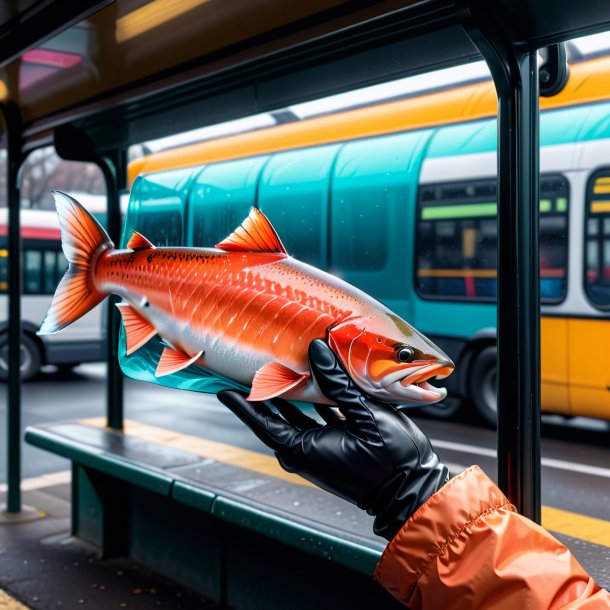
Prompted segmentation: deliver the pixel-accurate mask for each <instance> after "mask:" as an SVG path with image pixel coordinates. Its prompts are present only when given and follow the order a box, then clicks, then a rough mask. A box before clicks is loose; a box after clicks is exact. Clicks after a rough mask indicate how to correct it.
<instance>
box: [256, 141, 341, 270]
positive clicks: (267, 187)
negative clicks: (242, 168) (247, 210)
mask: <svg viewBox="0 0 610 610" xmlns="http://www.w3.org/2000/svg"><path fill="white" fill-rule="evenodd" d="M340 148H341V146H340V145H334V146H320V147H316V148H306V149H302V150H296V151H288V152H282V153H278V154H276V155H274V156H273V157H272V158H271V159H270V161H269V163H267V165H266V166H265V169H264V170H263V173H262V176H261V180H260V185H259V191H258V207H259V208H260V209H261V210H262V211H263V212H264V213H265V215H266V216H267V217H268V218H269V220H270V221H271V224H272V225H273V226H274V228H275V230H276V231H277V234H278V235H279V236H280V239H281V240H282V243H283V244H284V246H285V247H286V250H287V252H288V253H289V254H290V255H291V256H294V257H295V258H297V259H299V260H300V261H303V262H304V263H308V264H310V265H314V266H316V267H319V268H320V269H326V268H327V267H328V247H327V246H328V209H329V198H330V184H331V182H330V177H331V173H332V168H333V165H334V163H335V159H336V158H337V154H338V152H339V150H340Z"/></svg>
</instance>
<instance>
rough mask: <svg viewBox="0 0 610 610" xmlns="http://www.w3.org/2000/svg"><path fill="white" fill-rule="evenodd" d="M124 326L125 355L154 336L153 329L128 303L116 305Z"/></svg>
mask: <svg viewBox="0 0 610 610" xmlns="http://www.w3.org/2000/svg"><path fill="white" fill-rule="evenodd" d="M117 307H118V309H119V311H120V312H121V316H122V318H123V326H125V339H126V342H127V355H128V356H129V355H131V354H133V353H134V352H135V351H136V350H137V349H140V348H141V347H142V346H143V345H144V344H145V343H147V342H148V341H150V339H152V338H153V337H154V336H155V335H156V334H157V331H156V329H155V327H154V326H153V325H152V324H151V323H150V322H149V321H148V320H145V319H144V318H143V317H142V316H141V315H140V314H139V313H138V312H137V311H136V310H135V309H134V308H133V307H132V306H131V305H130V304H129V303H125V302H123V303H117Z"/></svg>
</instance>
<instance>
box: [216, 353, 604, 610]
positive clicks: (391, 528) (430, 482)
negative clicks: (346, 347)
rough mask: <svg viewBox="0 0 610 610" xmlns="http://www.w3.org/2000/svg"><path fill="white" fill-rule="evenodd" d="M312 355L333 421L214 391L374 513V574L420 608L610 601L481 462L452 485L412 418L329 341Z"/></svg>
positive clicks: (285, 459)
mask: <svg viewBox="0 0 610 610" xmlns="http://www.w3.org/2000/svg"><path fill="white" fill-rule="evenodd" d="M309 357H310V363H311V368H312V372H313V374H314V375H315V378H316V381H317V382H318V384H319V386H320V388H321V389H322V391H323V392H324V393H325V394H326V395H327V396H328V397H329V398H330V399H331V400H333V401H334V402H335V403H336V404H337V405H338V409H339V412H340V414H341V416H340V417H337V416H336V415H333V414H332V411H331V410H329V409H328V407H322V408H321V409H320V410H319V413H320V415H322V416H323V418H324V419H325V421H326V422H327V423H326V425H320V424H319V423H317V422H316V421H315V420H313V419H311V418H309V417H307V416H305V415H304V414H303V413H301V412H300V411H299V410H298V409H297V408H296V407H294V406H293V405H291V404H290V403H287V402H285V401H282V400H278V399H276V400H274V401H272V403H270V404H268V403H250V402H248V401H247V400H246V399H245V396H244V395H243V394H241V393H239V392H233V391H225V392H221V393H220V394H219V395H218V397H219V399H220V400H221V402H223V403H224V404H225V405H227V406H228V407H229V408H230V409H231V410H232V411H233V412H234V413H235V414H236V415H237V416H238V417H239V418H240V419H241V420H242V421H243V422H244V423H246V425H248V426H249V427H250V428H251V429H252V430H253V432H254V433H255V434H256V435H257V436H258V437H259V438H260V439H261V440H262V441H263V442H264V443H266V444H267V445H269V446H270V447H271V448H272V449H273V450H274V451H275V452H276V456H277V458H278V460H279V462H280V464H281V465H282V466H283V467H284V468H285V469H286V470H288V471H289V472H296V473H298V474H300V475H301V476H303V477H305V478H306V479H308V480H310V481H312V482H313V483H315V484H317V485H319V486H320V487H322V488H323V489H326V490H327V491H330V492H331V493H334V494H336V495H338V496H340V497H342V498H345V499H347V500H349V501H350V502H352V503H354V504H356V505H358V506H359V507H360V508H362V509H364V510H366V511H367V512H368V513H369V514H371V515H374V516H375V521H374V531H375V533H377V534H379V535H381V536H384V537H385V538H387V539H388V540H390V541H391V542H390V544H389V545H388V547H387V548H386V550H385V552H384V554H383V556H382V558H381V560H380V562H379V565H378V566H377V570H376V573H375V578H376V579H377V580H378V581H379V582H380V583H381V584H382V585H383V586H384V587H385V588H386V589H387V590H388V591H389V592H390V593H392V594H393V595H394V596H395V597H397V598H398V599H399V600H400V601H402V602H403V603H405V604H408V605H409V607H410V608H411V609H412V610H417V609H419V608H423V609H427V610H434V609H437V608H438V609H442V610H450V609H453V608H455V609H458V608H459V609H463V608H469V609H473V610H479V609H487V608H494V609H498V610H504V609H509V608H510V610H515V609H516V610H522V609H532V610H547V609H555V608H570V609H572V608H610V595H609V594H608V593H607V592H605V591H602V590H600V589H599V587H597V586H596V585H595V584H594V583H593V581H592V580H591V579H590V577H589V576H588V575H587V574H586V573H585V572H584V570H583V569H582V568H581V566H580V565H579V564H578V563H577V562H576V560H575V559H574V558H573V557H572V555H571V554H570V552H569V551H568V550H567V549H566V548H565V547H563V546H562V545H561V544H560V543H559V542H557V541H556V540H555V539H554V538H553V537H552V536H550V534H548V533H547V532H545V531H544V530H543V529H542V528H540V527H539V526H537V525H535V524H534V523H532V522H531V521H528V520H527V519H525V518H524V517H522V516H521V515H518V514H517V513H516V512H515V511H514V508H513V507H512V506H511V505H510V504H509V502H508V500H507V499H506V498H505V497H504V495H503V494H502V493H501V492H500V490H499V489H498V488H497V487H496V486H495V485H494V484H493V483H492V482H491V481H490V480H489V479H488V478H487V477H486V476H485V475H484V474H483V472H482V471H481V470H479V469H478V468H477V467H473V468H470V469H468V470H466V471H465V472H463V473H462V474H460V475H458V476H457V477H455V478H454V479H453V480H451V481H450V482H448V483H447V480H448V477H447V469H446V467H445V466H444V465H443V464H442V463H441V462H440V460H439V458H438V456H437V454H436V453H435V452H434V450H433V449H432V446H431V445H430V441H429V440H428V438H427V437H426V436H425V435H424V433H423V432H422V431H421V430H419V428H417V426H415V424H414V423H413V422H412V421H411V420H410V419H409V418H407V417H406V416H405V415H404V414H402V413H401V412H399V411H397V410H396V409H394V408H393V407H392V406H391V405H387V404H384V403H380V402H378V401H375V400H372V399H370V398H368V397H367V396H364V395H363V394H362V393H361V392H360V390H359V389H358V388H357V387H356V386H355V385H354V383H353V382H352V380H351V379H350V377H349V376H348V375H347V374H346V373H345V371H344V370H343V368H342V366H341V364H340V363H339V362H338V360H337V358H336V357H335V356H334V354H333V352H332V350H331V349H330V348H329V347H328V346H327V345H326V344H325V343H324V342H322V341H314V342H312V344H311V346H310V350H309ZM270 407H275V409H272V408H270ZM277 411H279V414H278V413H277Z"/></svg>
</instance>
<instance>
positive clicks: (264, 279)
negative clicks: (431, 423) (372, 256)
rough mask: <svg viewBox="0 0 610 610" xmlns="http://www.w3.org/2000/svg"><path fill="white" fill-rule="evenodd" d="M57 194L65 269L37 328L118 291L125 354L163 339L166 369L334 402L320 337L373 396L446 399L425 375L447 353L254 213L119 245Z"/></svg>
mask: <svg viewBox="0 0 610 610" xmlns="http://www.w3.org/2000/svg"><path fill="white" fill-rule="evenodd" d="M54 197H55V204H56V207H57V212H58V215H59V222H60V229H61V239H62V247H63V250H64V253H65V255H66V257H67V259H68V261H69V268H68V270H67V272H66V274H65V276H64V277H63V278H62V280H61V282H60V283H59V285H58V287H57V291H56V293H55V295H54V297H53V300H52V302H51V305H50V307H49V311H48V313H47V315H46V317H45V319H44V321H43V323H42V326H41V328H40V330H39V331H38V334H40V335H46V334H51V333H56V332H58V331H60V330H61V329H62V328H65V327H66V326H68V325H69V324H71V323H72V322H74V321H75V320H77V319H78V318H80V317H81V316H83V315H84V314H85V313H87V312H88V311H89V310H90V309H92V308H93V307H95V306H96V305H97V304H98V303H100V302H101V301H102V300H103V299H104V298H105V297H106V296H107V295H109V294H117V295H120V296H121V297H122V299H123V301H122V302H121V303H119V304H118V307H119V310H120V312H121V315H122V320H123V324H124V327H125V336H126V350H127V355H130V354H133V353H134V352H135V351H136V350H138V349H140V348H141V347H143V346H144V345H145V344H146V343H148V342H149V341H152V340H153V339H154V338H155V337H157V338H156V339H155V340H161V341H162V342H163V345H164V349H163V352H162V355H161V357H160V360H159V362H158V364H157V368H156V373H155V374H156V375H157V376H158V377H160V376H164V375H171V374H173V373H175V372H177V371H180V370H182V369H184V368H186V367H189V366H198V367H201V368H203V369H206V371H208V372H212V373H217V374H220V375H223V376H224V377H226V378H229V379H232V380H234V381H236V382H238V383H240V384H243V385H245V386H250V387H251V392H250V395H249V399H250V400H257V401H261V400H267V399H270V398H273V397H276V396H282V397H284V398H287V399H290V400H306V401H311V402H317V403H326V404H330V403H329V401H328V399H326V398H325V396H324V395H323V394H322V393H321V391H320V389H319V388H318V386H317V384H316V382H315V379H313V378H312V375H311V371H310V367H309V361H308V355H307V350H308V346H309V343H310V342H311V341H312V340H313V339H323V340H325V341H327V342H328V344H329V346H330V347H331V348H332V349H333V351H334V352H335V353H336V354H337V356H338V357H339V359H340V360H341V362H342V363H343V365H344V367H345V369H346V370H347V371H348V373H349V374H350V376H351V377H352V379H353V380H354V382H355V383H356V384H357V385H358V387H359V388H360V389H361V390H362V391H363V392H365V393H366V394H368V395H370V396H373V397H375V398H378V399H380V400H384V401H386V402H389V403H396V404H426V403H433V402H437V401H439V400H442V399H443V398H445V396H446V390H445V389H444V388H436V387H434V386H432V385H431V384H430V383H429V380H430V379H431V378H433V377H436V378H437V379H442V378H444V377H446V376H447V375H449V374H450V373H451V372H452V371H453V368H454V365H453V362H452V361H451V359H450V358H449V357H448V356H447V355H446V354H445V353H443V351H442V350H441V349H440V348H439V347H437V346H436V345H434V343H432V341H430V340H429V339H428V338H427V337H425V336H424V335H423V334H421V333H420V332H418V331H417V330H416V329H415V328H413V327H412V326H411V325H409V324H408V323H407V322H406V321H404V320H402V319H401V318H400V317H399V316H397V315H396V314H395V313H393V312H392V311H391V310H389V309H388V308H387V307H385V306H384V305H383V304H382V303H380V302H378V301H376V300H375V299H373V298H372V297H371V296H369V295H368V294H366V293H364V292H363V291H361V290H359V289H358V288H356V287H354V286H352V285H350V284H348V283H347V282H345V281H343V280H341V279H339V278H337V277H335V276H333V275H331V274H329V273H326V272H324V271H321V270H320V269H317V268H315V267H312V266H310V265H307V264H305V263H302V262H300V261H298V260H296V259H295V258H292V257H291V256H289V255H288V253H287V252H286V249H285V248H284V245H283V244H282V242H281V240H280V238H279V236H278V235H277V233H276V231H275V229H274V228H273V226H272V225H271V223H270V222H269V220H268V219H267V218H266V217H265V215H264V214H263V213H262V212H260V211H259V210H258V209H256V208H252V210H251V212H250V214H249V215H248V217H247V218H246V219H245V220H244V222H243V223H242V224H241V225H240V226H239V227H237V229H236V230H235V231H234V232H233V233H232V234H231V235H229V236H228V237H227V238H226V239H224V240H223V241H222V242H220V243H219V244H216V246H215V247H214V248H161V247H159V248H157V247H155V245H154V244H152V243H151V242H150V241H148V239H146V237H144V236H143V235H141V234H140V233H138V232H136V231H134V232H133V234H132V235H131V238H130V240H129V242H128V243H127V247H126V248H125V249H115V247H114V244H113V243H112V242H111V241H110V239H109V237H108V235H107V234H106V232H105V231H104V229H103V228H102V227H101V225H100V224H99V223H98V222H97V220H96V219H95V218H94V217H93V216H91V214H89V213H88V212H87V211H86V210H85V208H83V206H82V205H81V204H80V203H78V201H76V200H75V199H73V198H72V197H70V196H69V195H66V194H65V193H60V192H55V193H54Z"/></svg>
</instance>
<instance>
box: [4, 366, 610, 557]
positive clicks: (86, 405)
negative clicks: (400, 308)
mask: <svg viewBox="0 0 610 610" xmlns="http://www.w3.org/2000/svg"><path fill="white" fill-rule="evenodd" d="M5 387H6V386H3V389H5ZM0 405H1V406H0V435H1V436H0V438H3V439H4V438H6V392H4V393H3V395H2V398H1V403H0ZM104 413H105V367H104V365H103V364H89V365H83V366H80V367H78V368H76V369H75V370H74V371H71V372H67V373H57V372H54V371H52V370H51V371H50V372H44V373H42V374H40V375H39V376H38V377H37V378H36V379H35V380H33V381H31V382H29V383H26V384H24V385H23V415H22V423H23V427H24V428H25V427H26V426H29V425H32V424H39V423H44V422H52V421H59V420H70V419H84V418H91V417H100V416H103V415H104ZM125 417H126V418H127V419H132V420H138V421H140V422H145V423H147V424H150V425H154V426H157V427H161V428H168V429H171V430H175V431H177V432H182V433H185V434H190V435H196V436H201V437H204V438H206V439H209V440H213V441H218V442H222V443H226V444H230V445H236V446H238V447H241V448H243V449H250V450H253V451H258V452H261V453H266V454H271V451H270V450H269V449H267V447H265V446H264V445H263V444H262V443H261V442H259V441H258V439H257V438H256V437H255V436H254V435H253V434H252V433H251V432H250V431H249V430H248V429H246V428H245V427H244V425H243V424H241V422H240V421H239V420H237V418H235V417H234V416H233V414H231V413H230V412H229V411H228V410H227V409H226V408H225V407H223V406H222V405H220V404H219V403H218V401H217V400H216V398H215V397H214V396H211V395H207V394H200V393H195V392H187V391H178V390H171V389H168V388H165V387H161V386H156V385H152V384H147V383H143V382H137V381H133V380H131V379H126V380H125ZM414 419H415V420H416V421H417V423H418V425H419V426H420V427H421V428H422V429H423V430H424V431H425V432H426V434H427V435H428V436H429V437H430V438H431V439H432V443H433V445H434V446H435V448H436V450H437V452H438V453H439V455H440V456H441V459H442V460H443V461H444V462H445V463H446V464H448V465H449V466H450V468H451V469H452V470H453V471H458V470H459V469H461V468H464V467H466V466H469V465H471V464H474V463H476V464H479V465H480V466H481V467H482V468H483V469H484V470H485V471H486V472H487V473H488V474H489V475H490V476H491V477H492V478H494V479H495V477H496V470H497V466H496V458H495V442H496V439H495V432H494V431H492V430H489V429H487V428H484V427H482V426H480V425H472V424H469V423H464V422H454V421H442V420H435V419H429V418H423V417H419V416H417V415H416V416H415V417H414ZM542 430H543V438H542V503H543V504H544V505H548V506H550V507H554V508H558V509H562V510H565V511H571V512H574V513H578V514H584V515H586V516H588V517H594V518H597V519H601V520H604V521H607V522H610V431H609V427H608V424H607V423H606V422H601V421H594V420H579V421H572V422H569V421H566V420H564V419H562V418H559V417H553V416H544V417H543V426H542ZM6 458H7V456H6V451H2V452H1V453H0V484H3V483H5V481H6ZM68 468H69V462H68V461H66V460H64V459H62V458H59V457H57V456H55V455H52V454H50V453H46V452H43V451H41V450H39V449H36V448H33V447H31V446H29V445H26V444H25V443H23V455H22V471H23V478H24V479H29V478H31V477H37V476H39V475H42V474H46V473H51V472H57V471H64V470H67V469H68ZM608 546H610V544H609V545H608Z"/></svg>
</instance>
